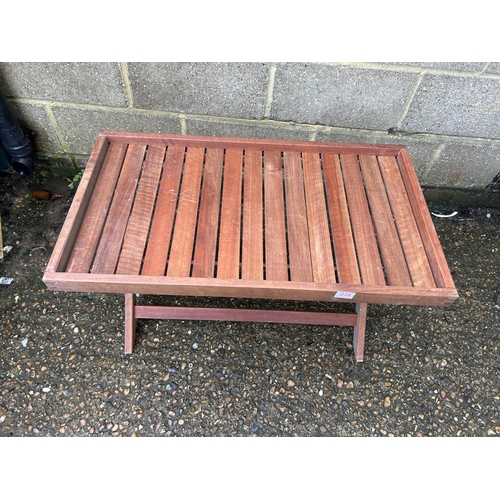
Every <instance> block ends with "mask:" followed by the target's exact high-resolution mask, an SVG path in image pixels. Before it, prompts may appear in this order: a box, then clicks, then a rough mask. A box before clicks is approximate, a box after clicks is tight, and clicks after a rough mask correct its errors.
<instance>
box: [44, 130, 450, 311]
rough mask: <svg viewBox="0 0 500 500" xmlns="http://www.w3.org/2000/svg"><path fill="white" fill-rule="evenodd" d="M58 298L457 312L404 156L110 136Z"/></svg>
mask: <svg viewBox="0 0 500 500" xmlns="http://www.w3.org/2000/svg"><path fill="white" fill-rule="evenodd" d="M44 281H45V283H46V284H47V286H48V287H49V288H51V289H53V290H67V291H98V292H113V293H144V294H174V295H205V296H229V297H250V298H282V299H297V300H333V301H337V300H340V301H345V300H347V301H355V302H368V303H403V304H421V305H424V304H426V305H449V304H451V303H452V302H453V301H454V300H455V299H456V298H457V296H458V295H457V292H456V289H455V286H454V284H453V280H452V277H451V274H450V271H449V269H448V265H447V263H446V260H445V257H444V254H443V252H442V249H441V245H440V242H439V239H438V236H437V234H436V231H435V228H434V226H433V223H432V219H431V217H430V214H429V211H428V209H427V205H426V203H425V200H424V197H423V194H422V191H421V189H420V185H419V183H418V179H417V177H416V175H415V172H414V169H413V166H412V163H411V159H410V156H409V154H408V152H407V150H406V148H405V147H404V146H399V145H367V144H346V143H319V142H306V141H281V140H259V139H240V138H220V137H195V136H180V135H163V134H141V133H124V132H102V133H101V134H100V135H99V137H98V139H97V141H96V144H95V147H94V150H93V153H92V155H91V157H90V159H89V162H88V165H87V168H86V170H85V174H84V176H83V178H82V180H81V182H80V185H79V187H78V191H77V193H76V194H75V197H74V200H73V202H72V205H71V208H70V210H69V212H68V216H67V218H66V221H65V223H64V225H63V228H62V230H61V234H60V236H59V238H58V241H57V243H56V246H55V248H54V251H53V254H52V257H51V259H50V262H49V264H48V266H47V270H46V272H45V275H44Z"/></svg>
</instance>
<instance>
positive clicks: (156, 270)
mask: <svg viewBox="0 0 500 500" xmlns="http://www.w3.org/2000/svg"><path fill="white" fill-rule="evenodd" d="M184 153H185V148H184V147H179V146H169V147H168V149H167V154H166V156H165V164H164V167H163V174H162V178H161V182H160V188H159V191H158V199H157V201H156V205H155V210H154V215H153V221H152V223H151V231H150V234H149V238H148V243H147V247H146V253H145V256H144V264H143V266H142V271H141V274H144V275H146V276H163V275H164V274H165V268H166V266H167V256H168V249H169V247H170V238H171V234H172V227H173V221H174V216H175V209H176V206H177V199H178V194H179V184H180V178H181V173H182V165H183V162H184Z"/></svg>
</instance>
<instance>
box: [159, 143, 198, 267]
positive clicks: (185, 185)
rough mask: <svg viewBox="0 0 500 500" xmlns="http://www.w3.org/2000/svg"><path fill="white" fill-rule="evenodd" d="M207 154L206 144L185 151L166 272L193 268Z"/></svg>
mask: <svg viewBox="0 0 500 500" xmlns="http://www.w3.org/2000/svg"><path fill="white" fill-rule="evenodd" d="M204 156H205V150H204V149H203V148H189V149H188V150H187V153H186V164H185V166H184V174H183V177H182V184H181V189H180V193H179V205H178V207H177V216H176V219H175V226H174V234H173V236H172V248H171V249H170V255H169V257H168V259H169V260H168V266H167V276H189V274H190V272H191V259H192V257H193V245H194V235H195V231H196V218H197V215H198V203H199V197H200V187H201V175H202V170H203V162H204V159H205V158H204Z"/></svg>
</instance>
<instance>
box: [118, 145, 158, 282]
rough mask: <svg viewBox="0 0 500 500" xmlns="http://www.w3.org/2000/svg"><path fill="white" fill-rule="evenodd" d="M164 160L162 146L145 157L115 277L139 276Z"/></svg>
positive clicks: (149, 151) (150, 149) (153, 146)
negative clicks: (125, 275) (117, 275)
mask: <svg viewBox="0 0 500 500" xmlns="http://www.w3.org/2000/svg"><path fill="white" fill-rule="evenodd" d="M164 157H165V146H162V145H152V146H150V147H149V149H148V151H147V153H146V160H145V161H144V168H143V169H142V175H141V178H140V181H139V187H138V188H137V193H136V196H135V200H134V206H133V207H132V212H131V214H130V219H129V221H128V224H127V230H126V231H125V237H124V239H123V247H122V251H121V253H120V258H119V260H118V266H117V267H116V274H139V271H140V268H141V263H142V256H143V253H144V248H145V247H146V239H147V237H148V233H149V225H150V223H151V215H152V213H153V208H154V204H155V200H156V192H157V190H158V182H159V180H160V174H161V171H162V167H163V159H164Z"/></svg>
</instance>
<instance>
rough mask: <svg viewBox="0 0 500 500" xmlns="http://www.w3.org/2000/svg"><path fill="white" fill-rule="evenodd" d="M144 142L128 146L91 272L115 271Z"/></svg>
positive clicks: (143, 151) (135, 186) (140, 166)
mask: <svg viewBox="0 0 500 500" xmlns="http://www.w3.org/2000/svg"><path fill="white" fill-rule="evenodd" d="M145 152H146V145H145V144H131V145H130V146H129V148H128V150H127V154H126V156H125V160H124V162H123V167H122V169H121V172H120V177H119V178H118V182H117V184H116V188H115V190H114V192H113V200H112V202H111V206H110V209H109V213H108V216H107V219H106V222H105V223H104V228H103V230H102V235H101V239H100V241H99V245H98V247H97V250H96V253H95V259H94V262H93V264H92V269H91V272H92V273H96V274H110V273H114V271H115V269H116V263H117V261H118V255H119V253H120V249H121V245H122V241H123V235H124V234H125V229H126V227H127V222H128V216H129V214H130V210H131V208H132V203H133V200H134V197H135V190H136V188H137V180H138V178H139V176H140V172H141V168H142V163H143V160H144V154H145Z"/></svg>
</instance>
